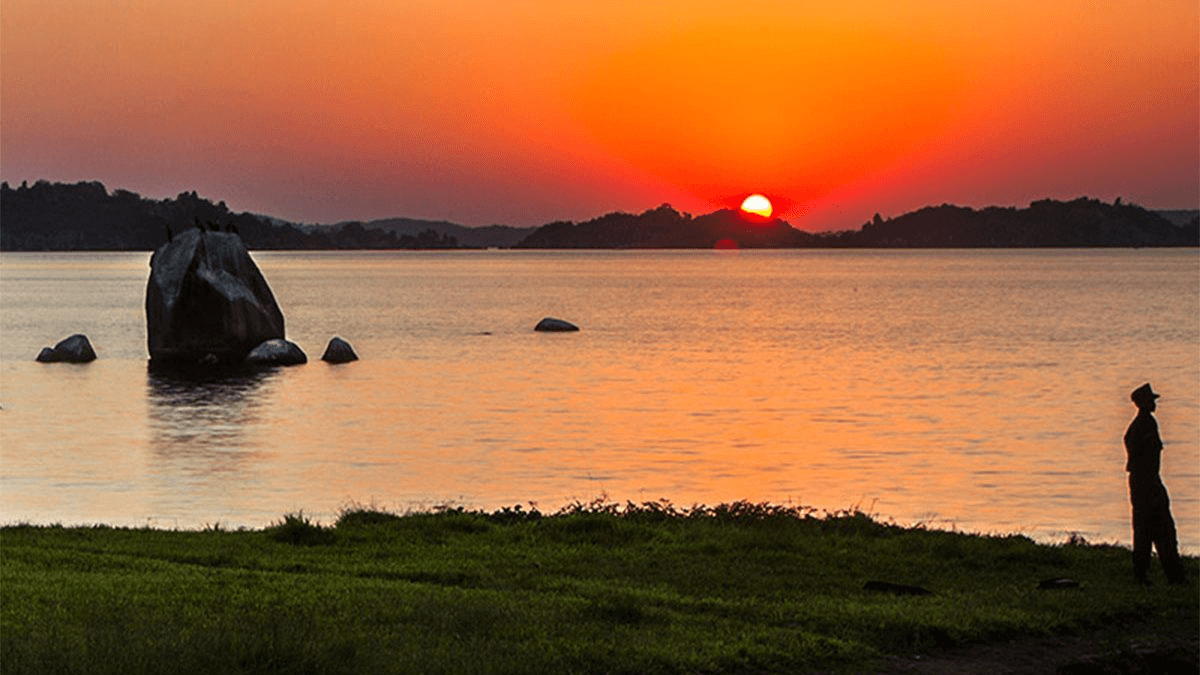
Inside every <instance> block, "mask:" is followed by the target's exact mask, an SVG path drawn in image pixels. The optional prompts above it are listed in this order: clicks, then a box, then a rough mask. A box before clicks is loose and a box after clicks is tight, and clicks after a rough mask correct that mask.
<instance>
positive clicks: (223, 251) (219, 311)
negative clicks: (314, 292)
mask: <svg viewBox="0 0 1200 675" xmlns="http://www.w3.org/2000/svg"><path fill="white" fill-rule="evenodd" d="M146 334H147V343H148V347H149V350H150V359H151V361H152V362H177V363H197V362H199V361H201V360H205V361H209V362H211V361H212V360H213V359H214V358H215V360H216V361H217V362H218V363H226V364H234V363H239V362H241V361H242V360H243V359H245V357H246V355H247V354H249V353H250V350H252V349H254V348H255V347H256V346H258V345H259V344H262V343H263V342H265V341H267V340H272V339H276V338H279V339H282V338H283V336H284V332H283V312H281V311H279V306H278V305H277V304H275V296H274V295H272V294H271V287H270V286H268V285H267V280H266V279H264V278H263V275H262V273H261V272H259V270H258V266H257V265H255V264H254V260H253V259H251V258H250V254H249V253H248V252H247V251H246V247H245V245H244V244H242V239H241V237H240V236H238V235H237V233H234V232H206V231H204V230H202V229H200V228H194V229H190V230H187V231H185V232H182V233H180V234H178V235H176V236H175V237H174V239H172V240H171V241H169V242H167V243H166V244H164V245H162V246H160V247H159V248H158V250H157V251H155V252H154V255H153V256H152V257H151V258H150V281H149V283H148V284H147V286H146Z"/></svg>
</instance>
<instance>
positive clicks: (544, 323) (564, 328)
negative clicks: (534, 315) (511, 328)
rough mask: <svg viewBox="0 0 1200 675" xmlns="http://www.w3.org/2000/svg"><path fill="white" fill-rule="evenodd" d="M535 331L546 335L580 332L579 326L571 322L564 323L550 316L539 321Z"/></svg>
mask: <svg viewBox="0 0 1200 675" xmlns="http://www.w3.org/2000/svg"><path fill="white" fill-rule="evenodd" d="M533 329H534V330H536V331H541V332H544V333H569V332H571V331H577V330H579V326H576V325H575V324H573V323H571V322H570V321H563V320H562V319H555V318H552V317H549V316H548V317H546V318H544V319H542V320H541V321H539V322H538V325H536V326H534V328H533Z"/></svg>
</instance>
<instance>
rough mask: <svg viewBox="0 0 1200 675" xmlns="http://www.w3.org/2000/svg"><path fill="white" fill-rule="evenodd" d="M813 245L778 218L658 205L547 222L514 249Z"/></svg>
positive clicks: (812, 240)
mask: <svg viewBox="0 0 1200 675" xmlns="http://www.w3.org/2000/svg"><path fill="white" fill-rule="evenodd" d="M818 241H819V238H818V237H817V236H816V235H813V234H810V233H808V232H802V231H800V230H797V229H794V228H793V227H792V226H791V225H788V224H787V223H785V222H783V221H782V220H779V219H775V220H771V221H766V222H762V221H760V222H751V221H749V220H747V218H746V217H744V216H742V215H740V214H739V213H738V212H736V211H730V210H722V211H717V212H715V213H710V214H708V215H704V216H697V217H695V218H693V217H692V215H691V214H689V213H680V212H678V211H676V210H675V209H673V208H671V206H670V205H669V204H663V205H662V206H660V207H658V208H656V209H651V210H649V211H646V212H644V213H641V214H639V215H633V214H629V213H610V214H608V215H605V216H600V217H599V218H595V219H593V220H589V221H587V222H583V223H578V224H576V223H571V222H566V221H562V222H557V223H550V224H549V225H544V226H542V227H540V228H538V229H537V230H535V231H534V232H533V233H532V234H530V235H529V236H528V237H526V238H525V239H523V240H521V242H520V243H519V244H517V248H716V247H721V246H729V247H735V246H736V247H739V248H796V247H801V246H812V245H815V244H816V243H817V242H818Z"/></svg>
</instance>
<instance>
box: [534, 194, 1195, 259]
mask: <svg viewBox="0 0 1200 675" xmlns="http://www.w3.org/2000/svg"><path fill="white" fill-rule="evenodd" d="M720 243H723V244H724V245H727V246H737V247H740V248H792V247H801V248H1034V247H1037V248H1043V247H1045V248H1053V247H1098V246H1099V247H1104V246H1107V247H1135V246H1200V225H1198V224H1197V221H1196V220H1191V221H1188V223H1187V224H1185V225H1184V226H1183V227H1180V226H1177V225H1175V224H1174V223H1172V222H1171V221H1170V220H1168V219H1167V218H1164V217H1163V216H1162V215H1159V214H1157V213H1154V212H1151V211H1147V210H1146V209H1144V208H1142V207H1140V206H1136V205H1132V204H1121V203H1119V202H1118V203H1116V204H1106V203H1104V202H1101V201H1099V200H1095V199H1088V198H1086V197H1081V198H1079V199H1076V200H1074V201H1069V202H1060V201H1054V200H1049V199H1047V200H1043V201H1037V202H1033V203H1032V204H1030V205H1029V207H1028V208H1025V209H1018V208H1015V207H988V208H985V209H980V210H975V209H972V208H968V207H961V206H951V205H948V204H945V205H942V206H931V207H927V208H923V209H920V210H918V211H915V212H912V213H908V214H904V215H902V216H898V217H896V218H890V219H883V218H881V217H880V216H878V215H876V216H875V218H874V219H873V220H871V221H869V222H867V223H865V224H864V225H863V226H862V228H861V229H859V230H847V231H842V232H825V233H821V234H809V233H807V232H802V231H799V230H796V229H793V228H792V227H791V226H790V225H788V224H787V223H785V222H784V221H782V220H774V221H771V222H770V223H765V224H755V223H751V222H748V221H747V220H745V218H743V217H742V216H741V215H739V214H738V213H736V212H733V211H717V212H716V213H712V214H709V215H707V216H699V217H696V218H692V217H691V216H689V215H686V214H680V213H679V212H677V211H675V210H674V209H672V208H671V207H670V206H668V205H665V204H664V205H663V206H660V207H659V208H657V209H653V210H651V211H646V212H645V213H642V214H640V215H631V214H625V213H614V214H609V215H607V216H602V217H600V218H596V219H594V220H589V221H587V222H583V223H578V224H576V223H570V222H561V223H551V224H549V225H545V226H543V227H541V228H538V229H537V230H535V231H534V232H533V233H532V234H530V235H529V236H528V237H526V238H525V239H524V240H522V241H521V242H520V243H519V244H517V246H518V247H521V248H713V247H715V246H718V245H719V244H720Z"/></svg>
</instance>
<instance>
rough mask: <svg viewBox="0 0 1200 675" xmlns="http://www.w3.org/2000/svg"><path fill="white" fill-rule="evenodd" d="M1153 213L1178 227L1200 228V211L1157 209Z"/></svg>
mask: <svg viewBox="0 0 1200 675" xmlns="http://www.w3.org/2000/svg"><path fill="white" fill-rule="evenodd" d="M1154 212H1155V213H1157V214H1158V215H1160V216H1162V217H1163V218H1166V219H1167V220H1169V221H1171V222H1172V223H1174V224H1175V225H1178V226H1179V227H1200V209H1157V210H1155V211H1154Z"/></svg>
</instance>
